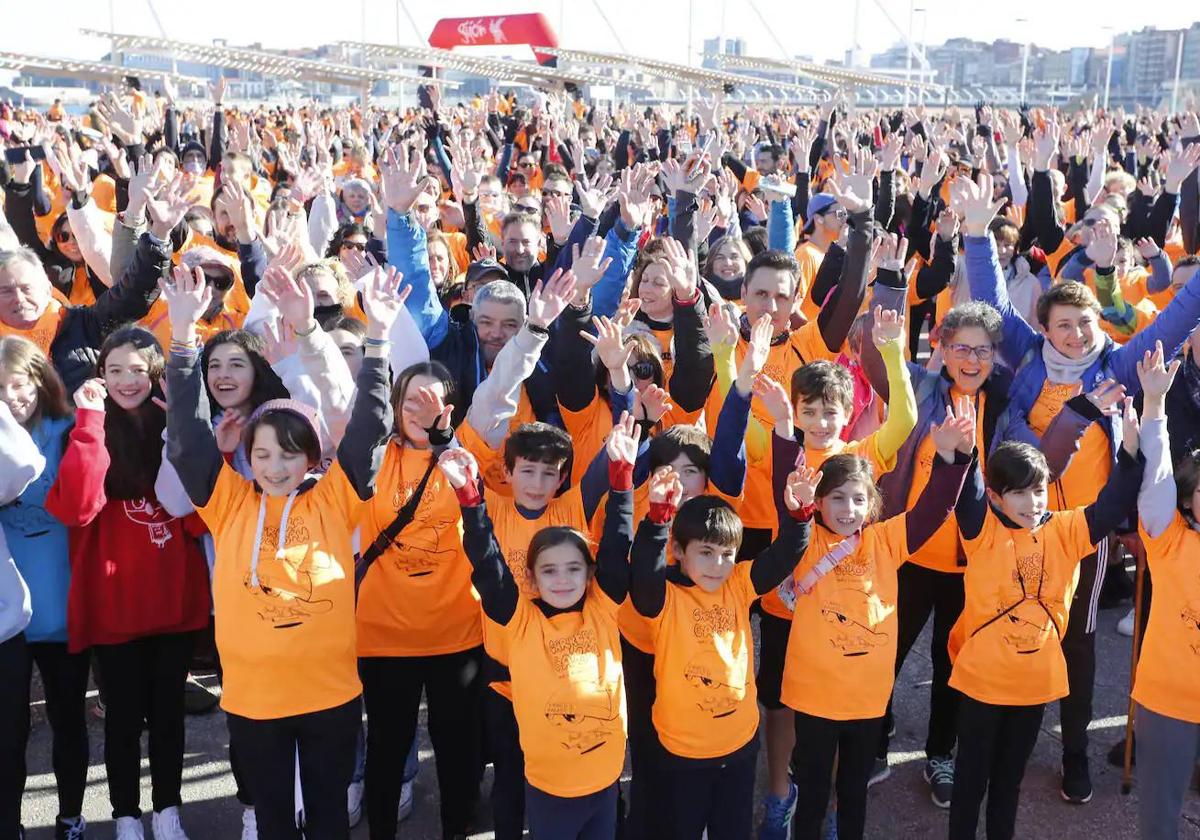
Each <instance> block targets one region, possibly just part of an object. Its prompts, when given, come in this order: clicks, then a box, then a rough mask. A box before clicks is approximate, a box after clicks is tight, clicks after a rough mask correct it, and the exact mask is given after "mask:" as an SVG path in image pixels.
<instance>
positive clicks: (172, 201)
mask: <svg viewBox="0 0 1200 840" xmlns="http://www.w3.org/2000/svg"><path fill="white" fill-rule="evenodd" d="M142 200H143V202H144V203H145V206H146V209H147V210H148V211H149V212H150V233H151V234H153V235H154V236H155V237H157V238H158V239H166V238H167V237H169V236H170V235H171V231H172V230H174V229H175V226H176V225H178V224H179V223H180V222H182V221H183V217H184V216H185V215H186V214H187V211H188V210H189V209H190V208H191V206H192V202H191V201H190V200H188V197H187V195H186V194H185V191H184V188H183V176H182V175H176V176H175V180H173V181H172V182H171V183H170V185H169V186H167V187H166V188H165V189H163V190H161V191H159V193H158V194H157V195H155V194H154V193H153V192H152V191H151V190H146V191H145V192H143V193H142Z"/></svg>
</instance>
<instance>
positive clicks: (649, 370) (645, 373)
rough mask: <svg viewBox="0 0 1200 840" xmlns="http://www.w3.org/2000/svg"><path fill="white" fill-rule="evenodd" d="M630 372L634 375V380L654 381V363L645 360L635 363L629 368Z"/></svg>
mask: <svg viewBox="0 0 1200 840" xmlns="http://www.w3.org/2000/svg"><path fill="white" fill-rule="evenodd" d="M629 372H630V373H631V374H633V378H634V379H653V378H654V363H653V362H647V361H645V360H642V361H640V362H634V363H633V364H631V365H630V366H629Z"/></svg>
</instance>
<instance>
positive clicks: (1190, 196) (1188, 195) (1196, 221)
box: [1158, 137, 1200, 254]
mask: <svg viewBox="0 0 1200 840" xmlns="http://www.w3.org/2000/svg"><path fill="white" fill-rule="evenodd" d="M1196 142H1200V137H1184V138H1183V147H1184V148H1185V149H1186V148H1187V147H1188V146H1190V145H1192V144H1193V143H1196ZM1165 192H1166V191H1165V190H1164V193H1165ZM1179 199H1180V203H1179V231H1180V233H1181V234H1182V235H1183V247H1184V250H1185V251H1186V252H1187V253H1189V254H1194V253H1196V249H1197V248H1200V230H1198V228H1200V186H1198V185H1197V180H1196V173H1195V172H1192V173H1191V174H1189V175H1188V176H1187V177H1186V178H1184V179H1183V186H1182V187H1180V188H1179ZM1158 247H1160V248H1161V247H1162V243H1161V242H1160V243H1159V245H1158Z"/></svg>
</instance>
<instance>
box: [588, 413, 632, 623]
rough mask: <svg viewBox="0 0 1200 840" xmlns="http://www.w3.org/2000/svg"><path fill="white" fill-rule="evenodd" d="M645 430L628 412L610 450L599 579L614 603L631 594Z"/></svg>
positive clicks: (608, 446) (610, 438) (611, 437)
mask: <svg viewBox="0 0 1200 840" xmlns="http://www.w3.org/2000/svg"><path fill="white" fill-rule="evenodd" d="M640 434H641V430H640V429H639V428H638V425H637V422H636V421H635V420H634V419H633V415H631V414H628V413H627V414H625V415H624V416H622V417H621V422H620V423H618V424H617V425H615V426H613V430H612V432H611V433H610V434H609V436H608V443H607V444H606V445H605V449H606V450H607V452H608V482H609V489H608V502H607V504H606V506H605V512H606V516H605V519H604V533H603V535H601V537H600V545H599V547H598V548H597V549H596V583H598V584H599V585H600V588H601V589H602V590H604V594H605V595H607V596H608V597H609V598H610V599H611V600H612V601H613V603H616V604H620V603H621V602H623V601H624V600H625V598H626V596H628V594H629V579H630V569H629V547H630V545H631V544H632V543H633V465H634V462H635V461H636V460H637V452H638V438H639V436H640Z"/></svg>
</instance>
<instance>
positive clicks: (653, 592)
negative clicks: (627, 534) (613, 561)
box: [629, 519, 671, 618]
mask: <svg viewBox="0 0 1200 840" xmlns="http://www.w3.org/2000/svg"><path fill="white" fill-rule="evenodd" d="M670 527H671V526H670V524H669V523H664V524H662V525H658V524H655V523H654V522H651V521H650V520H649V519H643V520H642V524H641V525H639V526H638V530H637V535H636V536H635V537H634V538H633V549H632V551H631V554H630V573H631V577H630V587H629V598H630V600H631V601H633V608H634V609H635V610H637V611H638V615H643V616H645V617H646V618H655V617H657V616H658V614H659V613H661V612H662V610H663V605H664V604H666V602H667V537H668V534H669V529H670Z"/></svg>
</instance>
